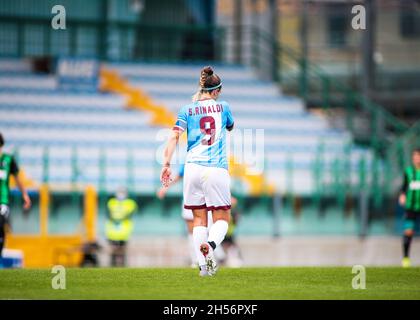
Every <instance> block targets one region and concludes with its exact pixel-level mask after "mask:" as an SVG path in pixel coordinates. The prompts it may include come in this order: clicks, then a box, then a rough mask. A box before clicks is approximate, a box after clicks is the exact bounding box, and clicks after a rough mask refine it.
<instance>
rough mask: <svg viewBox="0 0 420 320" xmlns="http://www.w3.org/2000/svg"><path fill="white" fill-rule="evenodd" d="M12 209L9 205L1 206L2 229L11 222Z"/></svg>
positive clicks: (0, 226)
mask: <svg viewBox="0 0 420 320" xmlns="http://www.w3.org/2000/svg"><path fill="white" fill-rule="evenodd" d="M9 215H10V208H9V206H8V205H5V204H0V228H4V226H5V225H6V224H7V223H8V222H9Z"/></svg>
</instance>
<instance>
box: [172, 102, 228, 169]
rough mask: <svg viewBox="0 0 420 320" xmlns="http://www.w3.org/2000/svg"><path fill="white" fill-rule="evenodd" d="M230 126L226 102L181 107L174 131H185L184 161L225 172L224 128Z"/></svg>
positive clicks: (198, 103) (195, 103) (226, 166)
mask: <svg viewBox="0 0 420 320" xmlns="http://www.w3.org/2000/svg"><path fill="white" fill-rule="evenodd" d="M232 127H233V117H232V113H231V112H230V108H229V105H228V104H227V102H225V101H222V102H217V101H215V100H213V99H207V100H200V101H196V102H194V103H191V104H188V105H186V106H184V107H182V108H181V110H180V111H179V113H178V119H177V121H176V124H175V126H174V130H178V131H181V132H184V131H185V130H187V135H188V149H187V158H186V160H185V162H186V163H195V164H199V165H203V166H207V167H218V168H225V169H227V168H228V161H227V156H226V129H231V128H232Z"/></svg>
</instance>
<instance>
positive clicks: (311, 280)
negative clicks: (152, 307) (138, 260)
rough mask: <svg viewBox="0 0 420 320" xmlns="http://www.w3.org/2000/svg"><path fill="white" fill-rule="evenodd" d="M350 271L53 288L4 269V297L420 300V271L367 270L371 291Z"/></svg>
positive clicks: (128, 280) (104, 275)
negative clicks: (355, 284)
mask: <svg viewBox="0 0 420 320" xmlns="http://www.w3.org/2000/svg"><path fill="white" fill-rule="evenodd" d="M351 271H352V269H351V268H350V267H279V268H240V269H229V268H221V269H220V270H219V272H218V273H217V275H216V276H214V277H208V278H200V277H199V276H198V271H197V270H194V269H189V268H124V269H118V268H102V269H77V268H68V269H67V270H66V289H65V290H54V289H52V285H51V283H52V278H53V277H54V276H55V274H52V273H51V270H49V269H15V270H0V299H149V300H159V299H171V300H195V299H218V300H224V299H228V300H229V299H241V300H242V299H244V300H247V299H262V300H266V299H270V300H271V299H273V300H280V299H420V268H410V269H402V268H392V267H383V268H373V267H372V268H369V267H368V268H366V289H364V290H361V289H359V290H355V289H353V288H352V279H353V277H354V276H355V274H352V272H351Z"/></svg>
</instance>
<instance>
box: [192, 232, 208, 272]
mask: <svg viewBox="0 0 420 320" xmlns="http://www.w3.org/2000/svg"><path fill="white" fill-rule="evenodd" d="M193 240H194V251H195V256H196V257H197V260H198V265H199V266H200V267H201V266H205V265H206V259H205V258H204V256H203V254H202V253H201V251H200V245H201V244H202V243H206V242H207V227H203V226H197V227H194V228H193Z"/></svg>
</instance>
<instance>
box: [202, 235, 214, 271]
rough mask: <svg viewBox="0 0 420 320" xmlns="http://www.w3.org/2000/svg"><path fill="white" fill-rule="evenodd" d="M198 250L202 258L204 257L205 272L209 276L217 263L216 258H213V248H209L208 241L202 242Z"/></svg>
mask: <svg viewBox="0 0 420 320" xmlns="http://www.w3.org/2000/svg"><path fill="white" fill-rule="evenodd" d="M200 251H201V253H202V254H203V256H204V258H206V269H207V272H208V273H209V275H211V276H212V275H214V274H215V273H216V271H217V264H216V260H215V259H214V255H213V248H211V247H210V245H209V244H208V243H203V244H202V245H201V246H200Z"/></svg>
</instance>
